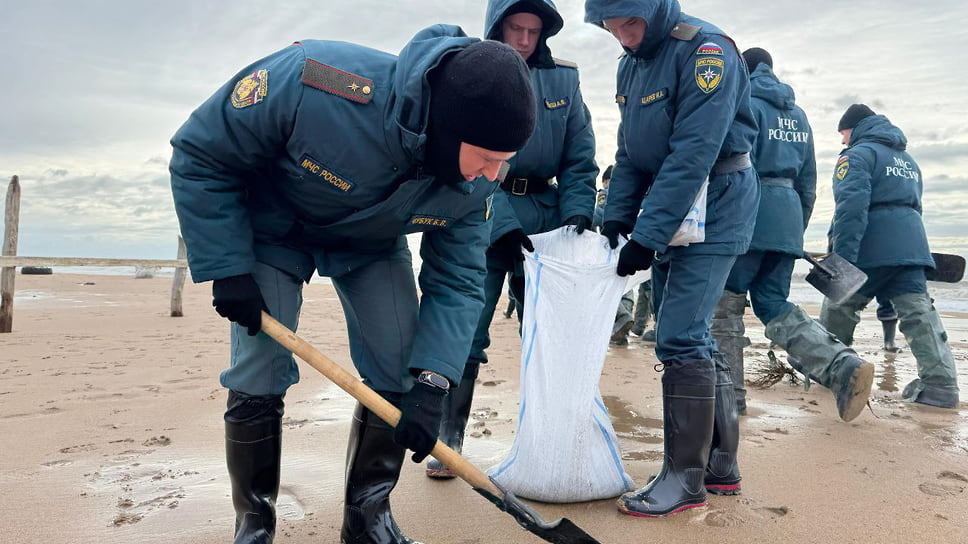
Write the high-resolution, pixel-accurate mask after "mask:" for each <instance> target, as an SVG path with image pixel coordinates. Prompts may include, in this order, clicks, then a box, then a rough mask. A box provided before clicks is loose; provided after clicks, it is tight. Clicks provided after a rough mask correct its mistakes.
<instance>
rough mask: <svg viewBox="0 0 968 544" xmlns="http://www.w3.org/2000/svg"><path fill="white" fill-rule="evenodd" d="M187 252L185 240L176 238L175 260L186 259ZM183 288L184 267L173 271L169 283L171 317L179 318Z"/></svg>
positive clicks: (181, 314) (179, 237)
mask: <svg viewBox="0 0 968 544" xmlns="http://www.w3.org/2000/svg"><path fill="white" fill-rule="evenodd" d="M187 258H188V250H187V249H186V248H185V240H184V239H183V238H182V237H181V235H179V236H178V256H177V259H179V260H181V259H187ZM184 287H185V267H181V266H180V267H178V268H176V269H175V278H174V279H173V280H172V281H171V316H172V317H181V316H183V315H184V314H183V313H182V288H184Z"/></svg>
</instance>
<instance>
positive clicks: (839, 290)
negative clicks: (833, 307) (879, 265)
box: [804, 253, 867, 304]
mask: <svg viewBox="0 0 968 544" xmlns="http://www.w3.org/2000/svg"><path fill="white" fill-rule="evenodd" d="M804 258H805V259H807V260H808V261H810V264H812V265H813V268H812V269H811V270H810V273H809V274H807V283H809V284H810V285H812V286H814V287H815V288H816V289H817V291H820V292H821V293H823V295H824V296H825V297H827V298H828V299H830V301H831V302H833V303H834V304H843V303H844V302H845V301H846V300H847V299H848V298H850V297H851V296H853V295H854V293H856V292H857V290H858V289H860V288H861V286H863V285H864V283H866V282H867V274H864V273H863V272H862V271H861V270H860V269H859V268H857V267H856V266H854V265H852V264H850V262H848V261H847V259H844V258H843V257H841V256H840V255H837V254H836V253H831V254H830V255H827V256H826V257H823V258H821V259H820V260H817V259H814V258H813V257H811V256H810V255H809V254H805V255H804Z"/></svg>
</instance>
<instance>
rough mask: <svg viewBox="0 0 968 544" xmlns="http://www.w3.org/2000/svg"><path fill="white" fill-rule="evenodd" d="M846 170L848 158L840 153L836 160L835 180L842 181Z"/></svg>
mask: <svg viewBox="0 0 968 544" xmlns="http://www.w3.org/2000/svg"><path fill="white" fill-rule="evenodd" d="M848 170H850V159H849V157H847V155H841V157H840V159H839V160H838V161H837V181H844V178H845V177H847V171H848Z"/></svg>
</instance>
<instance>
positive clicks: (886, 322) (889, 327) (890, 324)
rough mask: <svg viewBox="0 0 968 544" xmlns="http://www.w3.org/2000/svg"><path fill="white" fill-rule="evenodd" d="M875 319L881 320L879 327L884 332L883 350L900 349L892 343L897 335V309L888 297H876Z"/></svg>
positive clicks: (895, 351)
mask: <svg viewBox="0 0 968 544" xmlns="http://www.w3.org/2000/svg"><path fill="white" fill-rule="evenodd" d="M877 320H878V321H880V322H881V329H882V330H883V332H884V351H886V352H888V353H897V352H899V351H901V348H899V347H897V345H896V344H895V343H894V339H895V338H896V337H897V310H895V309H894V304H893V303H892V302H891V301H890V300H889V299H885V298H882V297H877Z"/></svg>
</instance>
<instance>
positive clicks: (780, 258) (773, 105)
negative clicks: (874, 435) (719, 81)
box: [711, 48, 874, 421]
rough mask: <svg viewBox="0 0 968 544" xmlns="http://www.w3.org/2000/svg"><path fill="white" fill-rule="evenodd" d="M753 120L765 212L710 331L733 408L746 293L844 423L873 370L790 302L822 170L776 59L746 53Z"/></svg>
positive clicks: (740, 394) (742, 403)
mask: <svg viewBox="0 0 968 544" xmlns="http://www.w3.org/2000/svg"><path fill="white" fill-rule="evenodd" d="M743 57H744V58H745V59H746V64H747V66H748V67H749V69H750V84H751V86H752V91H751V93H752V102H751V105H752V107H753V114H754V115H755V116H756V121H757V124H758V125H759V133H758V134H757V137H756V141H755V143H754V145H753V155H752V158H753V167H754V168H756V173H757V174H758V177H759V180H760V206H759V211H758V212H757V214H756V228H755V230H754V231H753V241H752V242H751V243H750V251H749V252H748V253H746V254H745V255H741V256H740V257H739V258H737V259H736V264H735V265H733V269H732V271H730V273H729V278H728V279H727V280H726V290H725V291H723V296H722V298H721V299H719V304H718V305H717V306H716V311H715V313H714V314H713V322H712V327H711V331H712V334H713V336H714V337H715V338H716V344H717V345H718V347H719V350H720V352H721V353H722V354H723V355H724V356H726V359H727V360H728V361H729V366H730V370H731V371H732V379H733V385H734V389H735V390H736V401H737V405H738V408H739V410H740V412H745V411H746V388H745V386H744V376H743V348H744V347H745V345H746V344H747V343H748V340H747V338H746V336H745V334H744V333H745V331H746V327H745V326H744V325H743V313H744V311H745V307H746V293H747V292H749V294H750V299H751V302H752V304H753V313H755V314H756V317H757V318H759V320H760V321H761V322H762V323H763V324H764V325H766V336H767V338H769V339H770V340H772V341H773V343H775V344H777V345H779V346H781V347H782V348H783V349H785V350H786V352H787V354H789V360H790V363H791V364H792V365H793V366H794V367H795V368H797V369H798V370H800V371H801V372H803V373H804V374H809V375H810V376H811V377H812V378H813V379H814V380H816V381H817V382H819V383H820V384H821V385H823V386H824V387H827V388H829V389H830V390H831V391H832V392H833V393H834V397H835V399H836V401H837V410H838V412H839V413H840V417H841V418H843V419H844V420H845V421H850V420H852V419H854V418H855V417H857V416H858V415H859V414H860V413H861V411H862V410H863V409H864V406H866V405H867V399H868V397H869V396H870V390H871V385H872V383H873V381H874V365H872V364H870V363H866V362H864V361H862V360H861V359H860V358H859V357H858V356H857V353H856V352H854V350H852V349H850V348H848V347H847V346H845V345H844V344H843V343H841V342H840V341H838V340H837V339H836V338H834V337H832V336H831V335H830V334H829V333H828V332H827V331H826V330H824V328H823V327H821V326H820V324H818V323H817V322H816V321H814V320H813V319H812V318H811V317H810V316H809V315H807V313H806V312H804V311H803V309H802V308H800V307H799V306H797V305H796V304H793V303H792V302H790V301H789V300H787V299H788V298H789V296H790V278H791V276H792V275H793V265H794V263H795V262H796V260H797V259H798V258H800V257H802V256H803V231H804V230H805V229H806V228H807V222H808V221H809V220H810V214H811V213H812V212H813V203H814V201H815V200H816V188H817V165H816V159H815V157H814V152H813V131H812V130H811V128H810V123H809V122H808V121H807V115H806V114H805V113H804V111H803V110H802V109H800V107H798V106H797V105H796V103H795V102H794V95H793V89H792V88H791V87H790V86H789V85H787V84H785V83H782V82H781V81H780V80H779V79H778V78H777V77H776V75H775V74H774V73H773V58H772V57H771V56H770V54H769V53H768V52H766V51H765V50H763V49H760V48H753V49H749V50H747V51H745V52H744V53H743Z"/></svg>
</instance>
